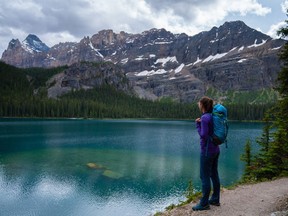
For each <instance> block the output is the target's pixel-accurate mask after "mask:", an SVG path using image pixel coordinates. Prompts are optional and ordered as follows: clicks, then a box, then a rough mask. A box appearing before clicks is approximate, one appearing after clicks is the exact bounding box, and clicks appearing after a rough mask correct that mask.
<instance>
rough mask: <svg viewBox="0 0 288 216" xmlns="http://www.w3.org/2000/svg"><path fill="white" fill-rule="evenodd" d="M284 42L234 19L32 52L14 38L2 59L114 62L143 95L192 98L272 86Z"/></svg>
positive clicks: (109, 33) (25, 63)
mask: <svg viewBox="0 0 288 216" xmlns="http://www.w3.org/2000/svg"><path fill="white" fill-rule="evenodd" d="M39 40H40V39H39ZM41 42H42V41H41ZM43 44H44V43H43ZM284 44H285V41H284V40H281V39H272V38H271V37H269V36H268V35H265V34H263V33H261V32H259V31H257V30H255V29H252V28H250V27H248V26H247V25H246V24H245V23H244V22H242V21H233V22H225V23H224V24H223V25H221V26H219V27H213V28H211V30H209V31H204V32H200V33H198V34H196V35H194V36H188V35H186V34H184V33H182V34H173V33H171V32H169V31H167V30H165V29H155V28H154V29H150V30H147V31H144V32H142V33H140V34H129V33H126V32H123V31H121V32H120V33H118V34H117V33H114V32H113V30H111V29H110V30H102V31H99V32H98V33H96V34H94V35H92V36H91V37H84V38H83V39H81V40H80V41H79V42H78V43H77V42H74V43H72V42H66V43H59V44H56V45H54V46H52V47H51V48H49V49H47V50H46V51H40V52H37V51H33V53H31V52H27V51H25V50H24V49H23V48H22V46H21V43H20V41H19V40H18V39H17V40H15V39H13V40H11V41H10V43H9V45H8V48H7V50H5V51H4V53H3V54H2V60H3V61H4V62H6V63H8V64H11V65H14V66H17V67H23V68H27V67H48V68H49V67H56V66H62V65H72V64H74V63H77V62H81V61H88V62H99V61H110V62H112V63H114V64H116V65H120V66H121V67H122V68H123V73H124V74H125V75H126V76H127V78H128V79H129V80H130V81H131V83H132V85H133V88H134V91H135V92H136V93H137V95H138V96H139V97H140V98H146V99H152V100H155V99H159V98H162V97H171V98H173V99H174V100H175V101H179V102H191V101H194V100H196V99H197V98H199V97H201V96H202V95H204V94H205V92H207V90H208V89H211V88H213V89H216V90H217V91H219V92H225V91H227V90H229V89H233V90H235V91H250V90H259V89H265V88H272V87H273V85H274V83H275V80H276V77H277V73H278V71H279V70H280V63H279V62H278V53H279V52H280V50H281V47H282V46H283V45H284ZM32 50H33V49H32Z"/></svg>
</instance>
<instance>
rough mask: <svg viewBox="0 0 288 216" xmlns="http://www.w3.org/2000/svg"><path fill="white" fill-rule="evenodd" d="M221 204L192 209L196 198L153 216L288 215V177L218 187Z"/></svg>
mask: <svg viewBox="0 0 288 216" xmlns="http://www.w3.org/2000/svg"><path fill="white" fill-rule="evenodd" d="M220 196H221V200H220V203H221V205H220V206H212V205H210V208H211V209H210V210H207V211H192V206H194V205H195V204H196V203H197V202H194V201H192V202H190V203H188V204H185V205H183V206H178V207H175V208H173V209H171V210H165V211H164V212H157V213H156V214H154V216H198V215H201V216H202V215H203V216H206V215H207V216H209V215H221V216H230V215H245V216H246V215H247V216H250V215H251V216H254V215H255V216H257V215H259V216H260V215H261V216H262V215H264V216H266V215H267V216H268V215H269V216H286V215H288V177H282V178H277V179H274V180H270V181H265V182H258V183H246V184H245V183H244V184H239V185H236V186H235V187H233V188H232V189H227V188H224V189H223V190H222V191H221V195H220Z"/></svg>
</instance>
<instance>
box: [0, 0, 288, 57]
mask: <svg viewBox="0 0 288 216" xmlns="http://www.w3.org/2000/svg"><path fill="white" fill-rule="evenodd" d="M287 7H288V0H0V56H1V55H2V53H3V51H4V50H5V49H6V48H7V46H8V43H9V41H10V40H11V39H12V38H13V39H19V40H20V41H23V40H24V39H25V38H26V36H27V35H28V34H30V33H32V34H36V35H37V36H38V37H39V38H40V39H41V40H42V41H43V42H44V43H46V44H47V45H48V46H53V45H55V44H57V43H59V42H66V41H77V42H78V41H80V39H81V38H83V37H84V36H92V35H93V34H95V33H97V32H98V31H100V30H103V29H112V30H113V31H114V32H116V33H118V32H120V31H126V32H128V33H141V32H143V31H145V30H149V29H151V28H165V29H166V30H169V31H171V32H173V33H182V32H184V33H186V34H188V35H191V36H192V35H194V34H196V33H199V32H201V31H208V30H210V29H211V28H212V27H213V26H217V27H218V26H220V25H222V24H223V23H224V22H225V21H234V20H242V21H244V22H245V23H246V24H247V25H248V26H250V27H252V28H255V29H257V30H259V31H262V32H263V33H266V34H269V35H270V36H273V37H275V36H276V34H275V32H276V30H277V29H279V27H280V26H281V25H283V22H284V20H285V19H287V16H286V9H287Z"/></svg>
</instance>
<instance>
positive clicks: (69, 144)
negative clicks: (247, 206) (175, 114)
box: [0, 119, 262, 216]
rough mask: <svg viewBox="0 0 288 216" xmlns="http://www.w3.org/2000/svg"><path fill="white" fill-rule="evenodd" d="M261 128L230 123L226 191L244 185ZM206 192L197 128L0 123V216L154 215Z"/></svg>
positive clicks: (224, 155) (223, 171)
mask: <svg viewBox="0 0 288 216" xmlns="http://www.w3.org/2000/svg"><path fill="white" fill-rule="evenodd" d="M261 133H262V124H261V123H230V128H229V137H228V148H225V145H223V146H221V154H220V159H219V172H220V179H221V184H222V185H224V186H228V185H231V184H233V183H235V182H236V181H237V180H239V179H240V178H241V175H242V173H243V168H244V164H243V162H241V161H240V155H241V154H242V153H243V151H244V150H243V149H244V145H245V142H246V140H247V139H250V140H251V141H252V144H253V147H254V149H255V148H257V147H256V146H257V144H255V141H254V140H255V138H256V137H259V136H260V135H261ZM189 180H192V181H193V184H194V186H195V188H196V189H200V179H199V136H198V134H197V132H196V129H195V125H194V122H193V121H154V120H79V119H66V120H63V119H60V120H57V119H56V120H55V119H53V120H52V119H0V194H1V196H0V215H3V216H6V215H7V216H8V215H9V216H12V215H21V216H26V215H27V216H28V215H29V216H31V215H39V216H40V215H41V216H42V215H43V216H46V215H47V216H48V215H49V216H51V215H53V216H58V215H59V216H66V215H67V216H68V215H69V216H83V215H85V216H95V215H97V216H98V215H99V216H114V215H115V216H116V215H117V216H119V215H121V216H122V215H125V216H126V215H127V216H128V215H129V216H130V215H131V216H134V215H137V216H139V215H140V216H141V215H151V214H153V213H156V212H157V211H162V210H164V208H165V207H167V206H168V205H170V204H172V203H175V204H176V203H179V202H180V201H181V200H185V197H184V196H183V193H184V191H185V190H186V188H187V185H188V181H189Z"/></svg>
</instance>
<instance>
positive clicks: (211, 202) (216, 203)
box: [209, 200, 220, 206]
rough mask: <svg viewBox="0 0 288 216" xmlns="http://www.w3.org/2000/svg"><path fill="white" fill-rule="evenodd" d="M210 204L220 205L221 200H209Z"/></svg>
mask: <svg viewBox="0 0 288 216" xmlns="http://www.w3.org/2000/svg"><path fill="white" fill-rule="evenodd" d="M209 204H210V205H214V206H220V202H217V201H215V200H209Z"/></svg>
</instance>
